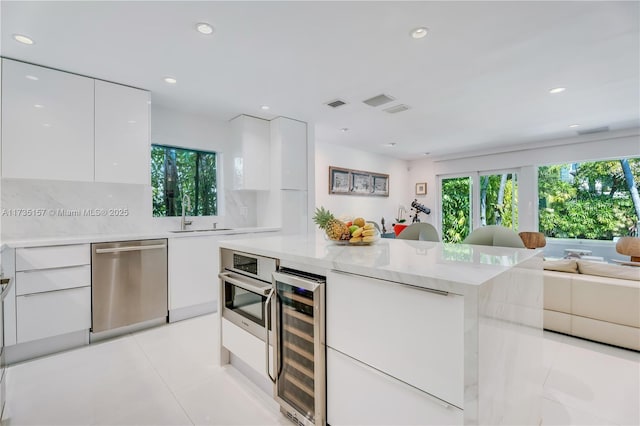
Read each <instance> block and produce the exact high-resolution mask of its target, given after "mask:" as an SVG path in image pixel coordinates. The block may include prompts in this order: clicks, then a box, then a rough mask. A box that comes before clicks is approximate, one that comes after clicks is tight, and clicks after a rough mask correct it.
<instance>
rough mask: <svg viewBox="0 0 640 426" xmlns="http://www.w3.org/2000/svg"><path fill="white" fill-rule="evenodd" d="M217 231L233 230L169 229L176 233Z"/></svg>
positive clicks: (229, 229)
mask: <svg viewBox="0 0 640 426" xmlns="http://www.w3.org/2000/svg"><path fill="white" fill-rule="evenodd" d="M215 231H231V228H216V229H183V230H179V231H169V232H172V233H174V234H181V233H183V232H215Z"/></svg>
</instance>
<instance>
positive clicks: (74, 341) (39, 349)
mask: <svg viewBox="0 0 640 426" xmlns="http://www.w3.org/2000/svg"><path fill="white" fill-rule="evenodd" d="M88 344H89V330H80V331H75V332H73V333H67V334H62V335H59V336H53V337H47V338H45V339H39V340H33V341H31V342H25V343H18V344H16V345H11V346H6V347H5V348H4V350H5V353H6V358H5V360H6V363H7V365H12V364H16V363H18V362H22V361H27V360H30V359H33V358H38V357H41V356H44V355H51V354H53V353H56V352H62V351H66V350H69V349H75V348H78V347H80V346H85V345H88Z"/></svg>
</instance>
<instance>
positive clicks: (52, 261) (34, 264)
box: [16, 244, 91, 271]
mask: <svg viewBox="0 0 640 426" xmlns="http://www.w3.org/2000/svg"><path fill="white" fill-rule="evenodd" d="M90 263H91V246H90V245H89V244H71V245H68V246H50V247H26V248H19V249H16V271H29V270H32V269H49V268H63V267H66V266H77V265H89V264H90Z"/></svg>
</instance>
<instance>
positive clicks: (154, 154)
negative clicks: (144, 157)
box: [151, 145, 218, 217]
mask: <svg viewBox="0 0 640 426" xmlns="http://www.w3.org/2000/svg"><path fill="white" fill-rule="evenodd" d="M216 176H217V173H216V154H215V153H213V152H203V151H194V150H190V149H182V148H173V147H167V146H161V145H152V146H151V188H152V198H153V216H155V217H164V216H180V215H181V214H182V198H183V196H184V195H185V194H186V195H188V196H189V199H190V200H191V209H190V210H189V209H187V210H186V214H187V215H189V216H215V215H217V213H218V192H217V182H216Z"/></svg>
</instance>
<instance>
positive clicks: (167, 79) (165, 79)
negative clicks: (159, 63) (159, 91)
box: [164, 77, 178, 84]
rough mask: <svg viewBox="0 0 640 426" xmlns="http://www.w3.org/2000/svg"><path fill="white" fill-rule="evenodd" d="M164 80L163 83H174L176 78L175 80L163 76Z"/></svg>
mask: <svg viewBox="0 0 640 426" xmlns="http://www.w3.org/2000/svg"><path fill="white" fill-rule="evenodd" d="M164 82H165V83H169V84H176V83H177V82H178V80H176V79H175V78H173V77H165V78H164Z"/></svg>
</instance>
